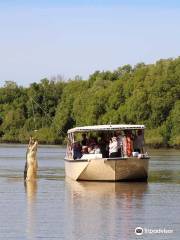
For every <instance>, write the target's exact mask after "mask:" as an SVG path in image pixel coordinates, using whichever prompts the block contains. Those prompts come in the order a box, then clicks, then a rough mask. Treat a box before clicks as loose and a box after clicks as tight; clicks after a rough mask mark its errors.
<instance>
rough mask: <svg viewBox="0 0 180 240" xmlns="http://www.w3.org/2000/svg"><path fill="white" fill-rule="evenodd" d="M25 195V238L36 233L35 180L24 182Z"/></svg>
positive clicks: (29, 237)
mask: <svg viewBox="0 0 180 240" xmlns="http://www.w3.org/2000/svg"><path fill="white" fill-rule="evenodd" d="M24 187H25V192H26V197H27V220H26V233H27V239H34V238H35V233H36V208H35V207H36V205H35V203H36V192H37V182H36V180H34V181H27V182H25V183H24Z"/></svg>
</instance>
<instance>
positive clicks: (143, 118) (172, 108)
mask: <svg viewBox="0 0 180 240" xmlns="http://www.w3.org/2000/svg"><path fill="white" fill-rule="evenodd" d="M110 122H111V123H112V124H113V123H116V124H119V123H127V124H128V123H131V124H145V125H146V127H147V131H146V142H147V143H148V144H149V145H152V146H156V147H160V146H180V57H179V58H176V59H167V60H159V61H158V62H156V63H155V64H149V65H145V64H144V63H139V64H137V65H136V66H135V67H132V66H130V65H125V66H122V67H120V68H118V69H117V70H115V71H113V72H110V71H103V72H100V71H96V72H95V73H93V74H92V75H90V77H89V79H88V80H82V79H80V78H75V79H74V80H69V81H62V80H59V81H57V80H48V79H43V80H41V81H40V83H32V84H31V85H30V86H29V87H28V88H25V87H21V86H18V85H17V84H16V83H14V82H11V81H7V82H6V83H5V84H4V86H3V87H2V88H0V141H1V142H26V141H27V139H28V138H29V136H30V135H32V134H33V135H35V136H36V137H37V138H38V139H39V141H40V142H42V143H63V142H64V139H65V137H66V132H67V129H69V128H71V127H74V126H82V125H92V124H108V123H110Z"/></svg>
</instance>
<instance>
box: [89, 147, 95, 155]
mask: <svg viewBox="0 0 180 240" xmlns="http://www.w3.org/2000/svg"><path fill="white" fill-rule="evenodd" d="M88 153H89V154H94V149H93V147H92V146H89V147H88Z"/></svg>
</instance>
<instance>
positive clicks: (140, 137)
mask: <svg viewBox="0 0 180 240" xmlns="http://www.w3.org/2000/svg"><path fill="white" fill-rule="evenodd" d="M143 147H144V134H143V131H142V130H141V129H139V130H138V131H137V133H136V135H135V137H134V152H139V153H144V151H143Z"/></svg>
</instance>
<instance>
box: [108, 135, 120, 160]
mask: <svg viewBox="0 0 180 240" xmlns="http://www.w3.org/2000/svg"><path fill="white" fill-rule="evenodd" d="M118 156H119V154H118V142H117V138H116V137H112V139H111V140H110V142H109V157H111V158H115V157H118Z"/></svg>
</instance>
